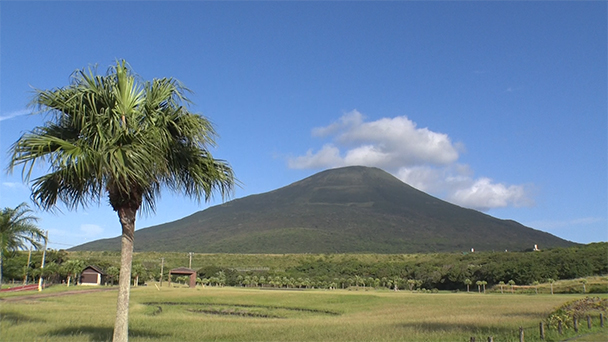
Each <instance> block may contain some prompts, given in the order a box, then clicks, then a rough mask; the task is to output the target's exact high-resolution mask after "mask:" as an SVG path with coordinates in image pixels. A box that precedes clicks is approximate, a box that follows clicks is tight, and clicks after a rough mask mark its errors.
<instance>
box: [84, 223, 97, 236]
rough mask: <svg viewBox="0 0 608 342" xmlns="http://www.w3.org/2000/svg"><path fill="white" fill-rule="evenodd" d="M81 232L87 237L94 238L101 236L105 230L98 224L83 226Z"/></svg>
mask: <svg viewBox="0 0 608 342" xmlns="http://www.w3.org/2000/svg"><path fill="white" fill-rule="evenodd" d="M80 231H81V232H83V233H84V235H85V236H87V237H94V236H99V235H101V234H102V233H103V228H102V227H100V226H98V225H96V224H83V225H81V226H80Z"/></svg>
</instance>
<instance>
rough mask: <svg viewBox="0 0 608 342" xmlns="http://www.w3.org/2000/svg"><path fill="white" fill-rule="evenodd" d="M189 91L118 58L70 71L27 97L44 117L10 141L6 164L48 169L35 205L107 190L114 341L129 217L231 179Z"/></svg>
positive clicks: (83, 201)
mask: <svg viewBox="0 0 608 342" xmlns="http://www.w3.org/2000/svg"><path fill="white" fill-rule="evenodd" d="M187 92H188V90H187V89H186V88H184V87H183V86H182V85H181V83H180V82H179V81H177V80H175V79H173V78H162V79H154V80H152V81H151V82H150V81H146V82H143V81H141V80H140V79H139V78H138V77H137V76H136V75H135V74H133V73H132V72H131V70H130V68H129V67H128V66H127V63H126V62H125V61H124V60H123V61H117V62H116V65H115V66H113V67H110V68H109V69H108V72H107V73H106V75H97V74H96V72H95V71H94V70H91V69H89V70H88V71H85V70H84V69H83V70H78V71H76V72H75V73H74V74H73V75H72V82H71V84H70V85H69V86H67V87H64V88H55V89H52V90H38V91H37V92H36V95H35V96H34V100H33V101H32V105H33V106H37V107H38V108H39V109H40V110H41V111H42V112H46V113H49V114H50V115H51V121H50V122H48V123H47V124H46V125H45V126H41V127H37V128H35V129H34V130H32V131H31V132H29V133H26V134H24V135H22V136H21V138H19V140H18V141H17V142H15V143H14V144H13V145H12V146H11V152H12V158H11V161H10V164H9V170H10V171H12V170H13V168H14V167H15V166H22V167H23V176H24V181H26V182H29V180H30V176H31V173H32V169H33V166H34V164H35V163H36V162H39V161H45V162H47V163H48V164H49V165H50V168H49V169H50V173H48V174H46V175H44V176H41V177H39V178H36V179H34V180H33V181H32V184H31V186H32V198H33V199H34V200H35V201H36V203H37V204H38V205H39V206H40V207H42V208H43V209H46V210H49V209H52V208H54V207H55V205H56V203H57V201H58V200H60V201H61V202H63V203H64V204H65V205H66V206H67V207H68V209H77V208H78V207H83V208H84V207H86V206H87V205H89V204H91V203H100V202H101V199H102V198H103V197H105V196H107V198H108V200H109V203H110V205H111V207H112V209H113V210H114V211H116V213H117V214H118V218H119V221H120V224H121V227H122V241H121V244H122V247H121V265H120V277H119V291H118V300H117V306H116V321H115V324H114V336H113V339H114V341H126V340H127V339H128V318H129V316H128V312H129V311H128V310H129V283H130V279H131V261H132V258H133V238H134V232H135V218H136V215H137V213H138V212H140V213H141V211H140V209H142V211H143V212H145V213H147V212H153V211H154V209H155V207H156V200H157V198H158V197H159V196H160V192H161V189H163V188H167V189H169V190H172V191H173V192H175V193H184V194H186V195H187V196H189V197H192V198H195V199H197V200H198V201H201V200H203V199H204V200H205V201H207V200H209V199H210V198H211V195H212V194H213V193H214V192H216V191H218V192H219V193H221V195H222V198H225V196H226V195H229V194H230V193H231V191H232V189H233V186H234V184H235V180H234V175H233V171H232V169H231V168H230V166H229V165H228V164H227V163H226V162H224V161H221V160H216V159H214V158H213V157H212V156H211V154H210V153H209V151H208V147H209V146H214V145H215V141H214V138H215V136H216V133H215V131H214V129H213V126H212V125H211V123H210V122H209V121H208V120H207V119H206V118H204V117H202V116H200V115H197V114H193V113H191V112H190V111H189V110H188V109H187V108H186V107H185V106H184V105H187V104H189V101H188V99H187V98H186V97H185V94H186V93H187Z"/></svg>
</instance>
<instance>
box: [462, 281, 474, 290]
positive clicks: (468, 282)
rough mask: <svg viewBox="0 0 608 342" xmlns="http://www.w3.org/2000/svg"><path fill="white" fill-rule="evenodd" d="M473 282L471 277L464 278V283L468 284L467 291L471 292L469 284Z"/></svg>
mask: <svg viewBox="0 0 608 342" xmlns="http://www.w3.org/2000/svg"><path fill="white" fill-rule="evenodd" d="M472 283H473V282H472V281H471V279H469V278H467V279H465V280H464V284H465V285H466V286H467V292H469V286H471V284H472Z"/></svg>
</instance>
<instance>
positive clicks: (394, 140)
mask: <svg viewBox="0 0 608 342" xmlns="http://www.w3.org/2000/svg"><path fill="white" fill-rule="evenodd" d="M312 135H313V136H315V137H320V138H329V139H331V140H332V142H331V143H328V144H326V145H324V146H323V147H322V148H321V149H320V150H319V151H317V152H314V151H313V150H308V151H307V152H306V154H305V155H302V156H298V157H294V158H289V160H288V165H289V167H291V168H295V169H323V168H334V167H340V166H349V165H365V166H375V167H378V168H381V169H384V170H386V171H388V172H390V173H392V174H393V175H395V176H396V177H397V178H399V179H401V180H402V181H404V182H405V183H407V184H410V185H411V186H413V187H415V188H417V189H420V190H422V191H425V192H428V193H431V194H434V195H436V196H439V197H442V198H444V199H446V200H448V201H450V202H452V203H455V204H458V205H461V206H463V207H468V208H474V209H477V210H484V211H485V210H489V209H492V208H499V207H507V206H528V205H532V204H533V201H532V200H531V199H530V197H529V191H528V189H527V187H526V186H524V185H506V184H502V183H497V182H494V181H492V180H491V179H490V178H487V177H481V178H477V179H475V178H474V175H473V171H472V170H471V168H470V167H469V166H468V165H464V164H459V163H457V161H458V158H459V152H461V151H463V150H464V146H463V145H462V144H461V143H453V142H452V141H451V139H450V138H449V136H448V135H447V134H444V133H438V132H433V131H431V130H429V129H428V128H418V127H417V126H416V123H415V122H413V121H411V120H410V119H408V118H407V117H405V116H398V117H394V118H382V119H379V120H376V121H370V122H366V121H365V117H364V116H363V115H362V114H361V113H359V112H358V111H356V110H355V111H352V112H350V113H347V114H345V115H343V116H342V117H341V118H340V119H339V120H338V121H336V122H334V123H332V124H330V125H329V126H325V127H318V128H314V129H313V130H312Z"/></svg>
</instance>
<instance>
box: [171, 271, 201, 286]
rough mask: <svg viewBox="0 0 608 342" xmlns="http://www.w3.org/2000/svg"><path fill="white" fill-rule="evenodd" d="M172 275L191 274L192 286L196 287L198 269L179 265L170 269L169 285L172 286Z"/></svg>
mask: <svg viewBox="0 0 608 342" xmlns="http://www.w3.org/2000/svg"><path fill="white" fill-rule="evenodd" d="M172 275H187V276H190V287H191V288H194V287H196V271H195V270H193V269H190V268H186V267H178V268H174V269H172V270H171V271H169V286H171V276H172Z"/></svg>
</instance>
